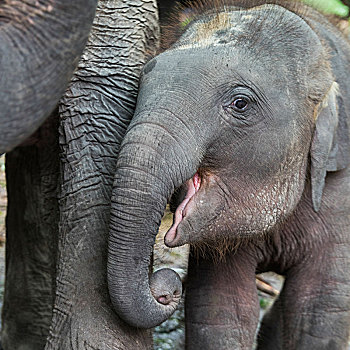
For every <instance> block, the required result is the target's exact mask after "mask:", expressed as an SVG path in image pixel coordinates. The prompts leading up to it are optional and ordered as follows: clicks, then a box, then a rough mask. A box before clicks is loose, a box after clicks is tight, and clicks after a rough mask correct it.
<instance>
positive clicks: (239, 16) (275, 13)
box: [172, 4, 309, 50]
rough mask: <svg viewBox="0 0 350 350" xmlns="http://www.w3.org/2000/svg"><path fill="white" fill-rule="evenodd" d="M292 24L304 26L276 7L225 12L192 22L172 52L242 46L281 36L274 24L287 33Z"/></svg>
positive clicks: (293, 16)
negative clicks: (260, 38) (249, 41)
mask: <svg viewBox="0 0 350 350" xmlns="http://www.w3.org/2000/svg"><path fill="white" fill-rule="evenodd" d="M293 22H294V23H295V24H297V26H296V27H300V26H305V27H306V26H307V25H306V23H305V22H304V21H303V20H302V19H301V18H300V17H299V16H297V15H296V14H294V13H292V12H290V11H289V10H287V9H285V8H283V7H281V6H278V5H273V4H267V5H262V6H258V7H254V8H251V9H244V10H243V9H226V10H225V11H222V12H218V13H212V14H206V15H203V16H201V17H200V18H199V19H194V20H193V23H191V24H190V25H189V28H188V29H187V30H186V32H185V33H184V34H183V35H182V36H181V38H180V39H179V40H178V42H177V43H176V44H175V46H174V47H173V48H172V50H184V49H187V48H196V47H208V46H224V45H227V44H229V45H236V44H238V43H239V44H244V41H248V40H252V39H253V38H254V37H256V36H259V37H262V36H271V32H273V31H275V33H276V35H281V31H280V28H278V26H276V23H279V25H281V24H282V25H283V24H284V23H285V24H286V25H288V28H289V30H290V28H291V25H290V24H291V23H293ZM308 29H309V28H308Z"/></svg>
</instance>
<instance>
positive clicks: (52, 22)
mask: <svg viewBox="0 0 350 350" xmlns="http://www.w3.org/2000/svg"><path fill="white" fill-rule="evenodd" d="M96 4H97V0H78V1H74V2H72V1H70V0H55V1H49V2H47V1H41V2H40V1H34V0H22V1H18V0H7V1H0V69H1V76H0V105H1V110H0V134H1V136H0V154H2V153H5V152H8V151H10V150H11V149H12V148H13V147H15V146H17V145H18V144H20V143H21V142H23V141H24V140H25V139H26V138H27V137H28V136H29V135H30V134H32V133H33V132H34V131H35V130H36V129H37V128H38V127H39V126H40V125H41V124H42V122H43V121H44V120H45V119H46V118H47V117H48V116H49V114H50V113H51V112H52V111H53V109H54V108H55V106H56V105H57V102H58V100H59V98H60V97H61V96H62V94H63V92H64V90H65V89H66V87H67V85H68V82H69V80H70V79H71V77H72V74H73V71H74V69H75V68H76V66H77V64H78V60H79V58H80V55H81V53H82V51H83V49H84V47H85V44H86V41H87V38H88V34H89V31H90V28H91V24H92V20H93V18H94V14H95V9H96Z"/></svg>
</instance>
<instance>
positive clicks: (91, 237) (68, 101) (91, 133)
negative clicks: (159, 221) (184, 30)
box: [46, 0, 158, 350]
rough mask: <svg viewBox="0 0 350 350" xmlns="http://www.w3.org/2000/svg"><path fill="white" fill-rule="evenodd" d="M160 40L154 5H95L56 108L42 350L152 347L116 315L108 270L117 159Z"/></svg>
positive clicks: (116, 1) (138, 1)
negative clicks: (54, 211)
mask: <svg viewBox="0 0 350 350" xmlns="http://www.w3.org/2000/svg"><path fill="white" fill-rule="evenodd" d="M157 40H158V22H157V7H156V2H155V1H153V0H148V1H145V0H133V1H123V0H111V1H100V2H99V3H98V9H97V16H96V18H95V22H94V25H93V30H92V33H91V36H90V39H89V42H88V45H87V48H86V50H85V52H84V54H83V57H82V60H81V62H80V64H79V68H78V71H77V72H76V74H75V76H74V77H73V81H72V84H71V86H70V88H69V90H68V91H67V93H66V95H65V97H64V99H63V100H62V102H61V106H60V112H61V125H60V147H61V150H62V151H61V169H62V184H61V188H60V199H59V207H60V237H59V258H58V274H57V291H56V300H55V307H54V311H53V319H52V326H51V331H50V336H49V339H48V343H47V345H46V350H53V349H55V350H68V349H74V350H79V349H84V350H85V349H94V350H96V349H101V350H102V349H103V350H107V349H110V350H111V349H113V350H115V349H149V348H150V347H151V339H150V333H149V331H145V330H137V329H134V328H131V327H130V326H128V325H126V324H125V323H123V322H122V321H121V320H120V319H119V318H118V316H117V315H116V314H115V312H114V311H113V309H112V306H111V304H110V299H109V295H108V288H107V283H106V266H107V238H108V227H109V213H110V197H111V191H112V182H113V175H114V172H115V164H116V158H117V156H118V152H119V146H120V142H121V139H122V137H123V135H124V133H125V130H126V128H127V126H128V123H129V121H130V119H131V117H132V115H133V110H134V106H135V104H136V96H137V86H138V78H139V74H140V70H141V67H142V65H143V63H144V62H145V56H146V54H145V52H146V50H147V51H150V50H154V48H155V44H156V43H157ZM124 273H125V274H128V271H125V272H124Z"/></svg>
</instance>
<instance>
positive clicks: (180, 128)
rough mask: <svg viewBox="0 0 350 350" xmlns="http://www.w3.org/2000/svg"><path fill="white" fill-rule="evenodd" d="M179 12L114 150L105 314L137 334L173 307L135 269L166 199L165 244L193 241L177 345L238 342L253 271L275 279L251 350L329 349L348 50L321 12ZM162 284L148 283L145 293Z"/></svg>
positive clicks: (342, 232) (342, 238) (349, 206)
mask: <svg viewBox="0 0 350 350" xmlns="http://www.w3.org/2000/svg"><path fill="white" fill-rule="evenodd" d="M212 3H213V4H214V6H216V7H215V8H211V7H210V4H212ZM191 16H192V17H191V18H190V19H189V22H190V23H189V24H188V26H187V27H186V28H185V29H184V31H183V33H182V34H181V36H180V37H179V38H178V39H177V41H176V42H175V43H174V44H172V46H170V47H169V48H168V49H166V50H165V51H164V52H162V53H160V54H159V55H158V56H156V57H155V58H153V59H152V60H151V61H150V62H148V63H147V65H146V66H145V67H144V69H143V72H142V75H141V81H140V88H139V96H138V101H137V106H136V111H135V114H134V117H133V119H132V121H131V124H130V125H129V127H128V130H127V132H126V135H125V138H124V140H123V143H122V145H121V150H120V155H119V158H118V162H117V170H116V175H115V179H114V187H113V195H112V209H111V223H110V236H109V253H108V285H109V292H110V296H111V301H112V303H113V306H114V307H115V309H116V311H117V313H118V314H119V315H120V316H121V317H122V318H123V319H124V320H125V321H126V322H128V323H130V324H131V325H134V326H137V327H145V328H148V327H153V326H155V325H157V324H159V323H160V322H162V321H163V320H164V319H166V318H167V317H168V316H169V314H171V313H172V312H173V310H174V307H175V306H176V305H175V306H174V305H173V304H172V303H169V304H166V303H162V301H164V298H159V297H157V296H158V295H159V292H157V294H156V295H157V296H156V297H155V294H154V292H152V289H154V288H153V287H152V284H153V282H151V283H150V281H152V279H153V277H149V273H148V271H149V264H150V261H151V259H150V257H151V254H152V247H153V244H154V240H155V235H156V233H157V228H158V227H159V223H160V219H161V216H162V213H163V211H164V209H165V206H166V204H167V202H168V201H169V199H170V198H172V199H171V201H172V207H173V208H174V212H175V214H174V223H173V226H172V227H171V228H170V230H169V231H168V233H167V234H166V237H165V244H166V245H167V246H169V247H176V246H180V245H183V244H191V246H192V249H191V256H190V265H189V276H188V286H187V292H186V332H187V333H186V339H187V348H188V349H216V348H217V349H233V348H234V349H251V348H252V347H253V344H254V341H255V334H256V329H257V324H258V314H259V304H258V298H257V293H256V287H255V284H254V283H255V282H254V278H255V273H256V272H257V271H258V272H263V271H275V272H277V273H281V274H284V275H285V276H286V281H285V284H284V287H283V290H282V292H281V295H280V297H279V299H278V301H277V302H276V304H275V306H274V308H273V309H272V310H271V312H270V313H269V314H268V315H267V316H266V317H265V319H264V321H263V324H262V327H261V329H260V333H259V335H258V338H257V341H258V349H272V348H274V349H275V348H276V349H290V350H292V349H344V347H345V346H346V344H347V339H348V336H349V329H350V328H349V326H350V307H349V305H350V297H349V295H350V279H349V278H348V277H347V275H346V276H345V275H344V274H343V271H344V270H348V269H349V268H350V232H349V231H350V170H349V162H350V143H349V139H350V134H349V124H350V119H349V118H350V103H349V102H348V101H349V100H350V99H349V97H350V90H349V89H350V88H349V86H350V78H348V74H347V73H346V72H349V71H350V63H349V62H350V44H349V41H348V40H347V39H346V37H345V36H343V34H342V33H341V32H340V31H339V30H338V29H337V27H336V25H335V24H332V23H331V22H329V21H328V19H327V18H325V17H324V16H323V15H321V14H319V13H317V12H316V11H314V10H312V9H308V8H306V7H305V8H304V7H303V6H302V5H297V6H296V5H293V4H291V3H289V4H287V3H286V2H280V3H279V4H268V5H266V4H264V2H263V1H255V2H244V1H243V2H242V1H227V2H226V3H225V6H222V7H220V6H219V5H218V2H209V5H208V3H207V4H206V5H205V6H204V7H203V8H201V7H200V6H199V7H198V8H196V9H194V10H193V12H192V13H191ZM334 47H337V52H336V54H334V55H328V52H330V51H331V50H332V48H334ZM199 252H204V254H199ZM213 252H219V253H220V256H221V257H222V258H221V260H220V259H219V261H217V262H216V263H215V262H214V261H213V259H212V255H213ZM125 269H126V270H127V271H129V272H130V273H129V274H128V276H127V278H126V276H125V275H123V273H122V271H123V270H125ZM168 272H169V271H168ZM166 273H167V272H166V271H165V272H164V276H165V274H166ZM173 279H176V276H172V277H171V276H170V275H169V278H165V277H164V278H163V279H162V281H160V280H159V283H158V282H157V283H158V285H157V288H158V289H159V290H160V291H161V292H160V294H162V290H164V291H166V290H167V285H171V284H172V283H173V282H172V280H173ZM130 280H132V281H134V283H130ZM165 281H167V282H165ZM170 294H171V292H170ZM165 299H166V298H165ZM171 299H172V300H174V301H175V299H176V298H171ZM275 329H276V331H275ZM272 344H273V345H272Z"/></svg>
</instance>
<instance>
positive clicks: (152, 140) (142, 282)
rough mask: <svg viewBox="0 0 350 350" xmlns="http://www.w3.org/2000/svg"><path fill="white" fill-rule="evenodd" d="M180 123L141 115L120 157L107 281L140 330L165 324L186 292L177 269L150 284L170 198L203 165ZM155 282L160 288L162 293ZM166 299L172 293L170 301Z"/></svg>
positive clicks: (121, 310) (167, 116) (160, 114)
mask: <svg viewBox="0 0 350 350" xmlns="http://www.w3.org/2000/svg"><path fill="white" fill-rule="evenodd" d="M160 120H162V124H160V123H159V121H160ZM176 124H178V125H179V124H181V122H180V121H179V120H178V119H177V118H176V117H175V116H174V115H173V114H171V113H170V112H168V111H165V109H164V110H162V109H160V108H157V111H156V112H154V111H152V113H148V112H145V111H143V112H141V113H139V114H138V115H137V116H136V117H134V119H133V122H132V124H131V125H130V128H129V131H128V132H127V135H126V137H125V139H124V141H123V144H122V148H121V152H120V156H119V159H118V166H117V172H116V177H115V182H114V189H113V197H112V209H111V232H110V240H109V255H108V283H109V292H110V296H111V300H112V303H113V305H114V307H115V309H116V311H117V312H118V314H119V315H120V316H121V317H122V318H123V319H124V320H125V321H127V322H128V323H129V324H132V325H134V326H136V327H144V328H150V327H154V326H156V325H158V324H160V323H161V322H163V321H164V320H165V319H166V318H168V317H169V316H170V315H171V314H172V312H173V311H174V310H175V308H176V305H177V302H178V300H179V299H180V295H179V294H181V292H180V291H179V290H178V289H179V286H178V284H179V279H178V277H176V276H175V273H173V275H172V274H171V272H172V270H168V269H167V271H163V273H161V274H160V276H161V277H159V278H161V279H162V281H159V280H158V278H157V277H156V276H155V277H151V286H150V282H149V281H150V278H149V265H150V257H151V255H152V250H153V245H154V242H155V236H156V234H157V231H158V228H159V224H160V221H161V217H162V214H163V213H164V210H165V207H166V204H167V200H168V199H169V197H170V195H171V194H172V192H173V190H174V188H176V187H178V186H179V185H180V184H182V183H183V182H185V181H186V180H187V179H189V178H191V177H192V176H193V175H194V174H195V173H196V170H197V168H198V164H199V158H200V155H199V154H196V151H194V150H195V149H199V148H198V147H196V146H195V145H194V143H195V142H196V141H194V140H195V138H194V137H193V135H189V134H187V135H186V132H187V133H190V131H189V129H186V130H187V131H185V132H184V131H179V130H176ZM164 125H165V126H166V127H164ZM177 129H179V127H177ZM189 140H193V143H192V144H191V141H189ZM190 149H192V151H191V152H190ZM197 153H198V152H197ZM189 154H191V155H192V156H191V157H189V156H188V155H189ZM152 280H157V281H156V282H152ZM152 284H156V285H157V290H154V289H153V288H152ZM159 284H162V285H161V286H159ZM162 290H163V292H162ZM162 293H164V295H162ZM167 295H172V298H171V300H170V301H169V300H168V301H167V300H166V299H167Z"/></svg>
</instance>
